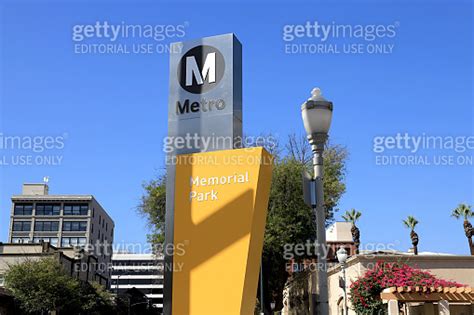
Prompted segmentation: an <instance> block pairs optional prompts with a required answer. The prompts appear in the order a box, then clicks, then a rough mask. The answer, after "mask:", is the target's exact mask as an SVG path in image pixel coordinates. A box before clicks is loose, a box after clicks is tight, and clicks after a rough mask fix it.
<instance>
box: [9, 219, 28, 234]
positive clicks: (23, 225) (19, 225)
mask: <svg viewBox="0 0 474 315" xmlns="http://www.w3.org/2000/svg"><path fill="white" fill-rule="evenodd" d="M30 230H31V222H30V221H13V231H23V232H29V231H30Z"/></svg>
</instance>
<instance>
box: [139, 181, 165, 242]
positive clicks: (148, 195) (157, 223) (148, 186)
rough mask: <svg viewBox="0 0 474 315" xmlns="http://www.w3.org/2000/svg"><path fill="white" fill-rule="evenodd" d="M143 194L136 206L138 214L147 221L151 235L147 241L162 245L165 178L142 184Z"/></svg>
mask: <svg viewBox="0 0 474 315" xmlns="http://www.w3.org/2000/svg"><path fill="white" fill-rule="evenodd" d="M143 189H144V190H145V192H144V194H143V195H142V197H141V202H140V204H139V205H138V212H139V213H140V214H141V215H142V216H143V217H144V218H145V219H146V220H147V223H148V226H149V227H150V230H151V233H149V234H148V241H149V242H150V243H151V244H153V245H157V244H163V242H164V241H165V215H166V176H164V175H159V176H158V178H156V179H153V180H151V181H149V182H146V183H144V184H143Z"/></svg>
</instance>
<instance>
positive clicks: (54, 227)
mask: <svg viewBox="0 0 474 315" xmlns="http://www.w3.org/2000/svg"><path fill="white" fill-rule="evenodd" d="M58 230H59V222H58V221H36V222H35V231H58Z"/></svg>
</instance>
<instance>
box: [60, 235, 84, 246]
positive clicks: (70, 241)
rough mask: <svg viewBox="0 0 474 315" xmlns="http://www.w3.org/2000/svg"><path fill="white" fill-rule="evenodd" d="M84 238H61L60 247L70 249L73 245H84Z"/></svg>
mask: <svg viewBox="0 0 474 315" xmlns="http://www.w3.org/2000/svg"><path fill="white" fill-rule="evenodd" d="M85 244H86V238H85V237H63V238H62V239H61V247H72V246H74V245H85Z"/></svg>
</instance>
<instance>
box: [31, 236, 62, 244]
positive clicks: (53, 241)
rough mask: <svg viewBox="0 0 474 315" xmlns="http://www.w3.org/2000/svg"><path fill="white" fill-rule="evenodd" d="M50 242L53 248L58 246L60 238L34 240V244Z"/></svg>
mask: <svg viewBox="0 0 474 315" xmlns="http://www.w3.org/2000/svg"><path fill="white" fill-rule="evenodd" d="M41 241H43V242H48V243H50V244H51V245H53V246H58V238H57V237H34V238H33V243H39V242H41Z"/></svg>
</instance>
